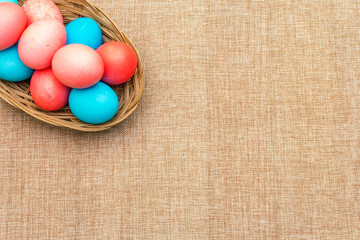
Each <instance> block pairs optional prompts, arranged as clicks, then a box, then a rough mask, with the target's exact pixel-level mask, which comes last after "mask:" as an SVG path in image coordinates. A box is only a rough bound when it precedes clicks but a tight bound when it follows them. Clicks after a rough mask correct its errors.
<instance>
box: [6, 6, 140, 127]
mask: <svg viewBox="0 0 360 240" xmlns="http://www.w3.org/2000/svg"><path fill="white" fill-rule="evenodd" d="M24 1H25V0H20V1H19V4H20V5H22V4H23V3H24ZM54 2H55V4H56V5H57V6H58V7H59V9H60V11H61V13H62V15H63V18H64V23H65V24H68V23H69V22H70V21H72V20H74V19H77V18H79V17H89V18H92V19H94V20H96V21H97V22H98V23H99V25H100V27H101V29H102V32H103V41H104V42H109V41H121V42H124V43H126V44H128V45H129V46H130V47H131V48H132V49H133V50H134V51H135V53H136V56H137V59H138V66H137V71H136V73H135V74H134V76H133V77H132V78H131V80H129V81H128V82H127V83H125V84H122V85H119V86H114V87H113V89H114V90H115V92H116V93H117V95H118V97H119V109H118V112H117V114H116V115H115V117H114V118H113V119H112V120H110V121H109V122H106V123H104V124H99V125H92V124H87V123H84V122H82V121H80V120H79V119H77V118H76V117H75V116H74V115H73V114H72V113H71V111H70V109H69V107H68V106H67V107H65V108H63V109H61V110H59V111H56V112H46V111H43V110H41V109H40V108H39V107H38V106H37V105H36V104H35V103H34V102H33V100H32V98H31V95H30V85H29V84H30V81H29V80H27V81H23V82H17V83H12V82H8V81H4V80H1V79H0V97H1V98H2V99H3V100H5V101H6V102H7V103H9V104H10V105H12V106H14V107H16V108H18V109H21V110H23V111H24V112H26V113H28V114H29V115H31V116H33V117H35V118H37V119H39V120H41V121H44V122H46V123H49V124H52V125H55V126H59V127H66V128H71V129H75V130H79V131H84V132H97V131H103V130H106V129H109V128H111V127H113V126H115V125H116V124H118V123H120V122H122V121H124V120H125V119H126V118H127V117H129V115H130V114H131V113H133V112H134V111H135V109H136V108H137V106H138V104H139V101H140V99H141V96H142V93H143V91H144V85H145V81H144V75H143V66H142V63H141V59H140V56H139V54H138V52H137V50H136V48H135V46H134V45H133V44H132V42H131V41H130V39H129V38H128V37H127V36H126V35H125V34H124V33H123V32H121V31H120V30H119V29H118V27H117V26H116V24H115V23H114V21H113V20H111V19H110V18H109V17H108V16H107V15H106V14H105V13H104V12H103V11H102V10H101V9H99V8H98V7H96V6H94V5H93V4H91V3H89V2H88V1H86V0H54Z"/></svg>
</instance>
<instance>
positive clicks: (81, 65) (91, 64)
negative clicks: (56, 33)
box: [52, 44, 104, 88]
mask: <svg viewBox="0 0 360 240" xmlns="http://www.w3.org/2000/svg"><path fill="white" fill-rule="evenodd" d="M52 68H53V71H54V74H55V76H56V77H57V79H59V81H60V82H62V83H63V84H64V85H66V86H68V87H71V88H88V87H91V86H92V85H94V84H96V83H97V82H98V81H100V79H101V77H102V76H103V74H104V63H103V60H102V59H101V57H100V55H99V54H98V53H97V52H96V51H95V50H94V49H92V48H91V47H88V46H85V45H82V44H70V45H66V46H65V47H62V48H61V49H60V50H59V51H57V52H56V54H55V56H54V58H53V61H52Z"/></svg>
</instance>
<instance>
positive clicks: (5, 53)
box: [0, 43, 34, 82]
mask: <svg viewBox="0 0 360 240" xmlns="http://www.w3.org/2000/svg"><path fill="white" fill-rule="evenodd" d="M33 73H34V70H33V69H30V68H28V67H27V66H26V65H25V64H24V63H23V62H22V61H21V60H20V57H19V53H18V44H17V43H16V44H14V45H13V46H11V47H10V48H7V49H5V50H2V51H0V78H1V79H4V80H7V81H10V82H19V81H23V80H26V79H29V78H30V77H31V75H32V74H33Z"/></svg>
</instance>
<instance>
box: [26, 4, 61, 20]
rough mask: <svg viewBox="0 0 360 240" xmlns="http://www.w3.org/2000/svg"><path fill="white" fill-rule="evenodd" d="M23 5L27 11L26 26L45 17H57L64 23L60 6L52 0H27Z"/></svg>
mask: <svg viewBox="0 0 360 240" xmlns="http://www.w3.org/2000/svg"><path fill="white" fill-rule="evenodd" d="M22 7H23V9H24V10H25V12H26V17H27V23H26V26H29V25H30V24H32V23H34V22H36V21H39V20H41V19H45V18H52V19H56V20H58V21H59V22H61V23H63V17H62V15H61V12H60V10H59V8H58V7H57V6H56V4H55V3H54V2H53V1H51V0H27V1H26V2H25V3H24V4H23V6H22Z"/></svg>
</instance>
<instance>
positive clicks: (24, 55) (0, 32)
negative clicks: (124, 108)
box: [0, 0, 137, 124]
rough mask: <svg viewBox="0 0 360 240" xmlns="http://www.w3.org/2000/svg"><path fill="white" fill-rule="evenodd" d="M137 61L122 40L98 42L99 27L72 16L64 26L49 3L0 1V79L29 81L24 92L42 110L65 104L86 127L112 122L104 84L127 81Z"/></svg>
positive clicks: (114, 106)
mask: <svg viewBox="0 0 360 240" xmlns="http://www.w3.org/2000/svg"><path fill="white" fill-rule="evenodd" d="M136 68H137V58H136V54H135V53H134V51H133V50H132V49H131V48H130V47H129V46H128V45H126V44H124V43H122V42H117V41H113V42H108V43H105V44H103V41H102V31H101V28H100V26H99V24H98V23H97V22H96V21H95V20H93V19H91V18H78V19H75V20H74V21H72V22H70V23H69V24H68V25H67V26H66V27H65V26H64V24H63V18H62V15H61V13H60V10H59V8H58V7H57V6H56V5H55V3H54V2H52V1H51V0H27V1H26V2H25V3H24V5H23V6H22V7H20V6H19V5H18V3H17V1H15V0H0V78H1V79H3V80H7V81H11V82H19V81H24V80H27V79H30V78H31V81H30V93H31V96H32V98H33V100H34V102H35V103H36V104H37V105H38V106H39V107H40V108H41V109H43V110H45V111H57V110H59V109H61V108H63V107H65V106H66V105H67V104H69V106H70V109H71V111H72V112H73V114H74V115H75V116H76V117H77V118H79V119H80V120H82V121H84V122H86V123H90V124H101V123H104V122H107V121H109V120H110V119H112V118H113V117H114V116H115V114H116V112H117V111H118V108H119V101H118V97H117V95H116V93H115V92H114V90H113V89H112V88H111V87H110V86H109V85H119V84H123V83H125V82H127V81H128V80H129V79H130V78H131V77H132V76H133V75H134V73H135V71H136Z"/></svg>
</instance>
